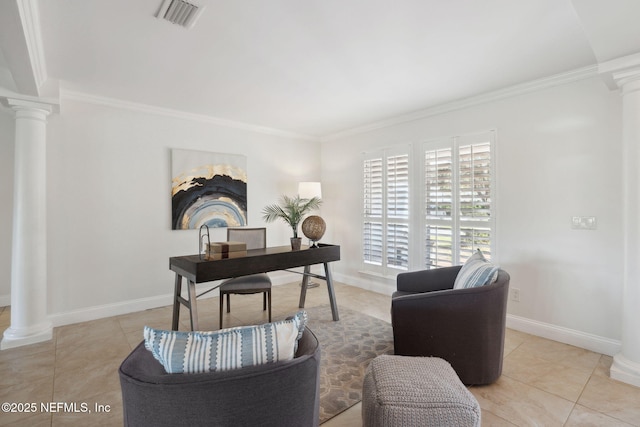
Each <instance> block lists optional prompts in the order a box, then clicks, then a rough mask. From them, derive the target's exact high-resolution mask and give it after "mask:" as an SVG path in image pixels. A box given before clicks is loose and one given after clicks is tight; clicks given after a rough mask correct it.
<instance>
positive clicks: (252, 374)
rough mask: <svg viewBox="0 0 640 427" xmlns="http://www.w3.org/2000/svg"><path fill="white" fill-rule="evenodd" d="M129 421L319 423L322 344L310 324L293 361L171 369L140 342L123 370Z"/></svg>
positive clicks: (130, 423)
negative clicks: (197, 371) (171, 371)
mask: <svg viewBox="0 0 640 427" xmlns="http://www.w3.org/2000/svg"><path fill="white" fill-rule="evenodd" d="M119 374H120V384H121V386H122V405H123V412H124V425H125V426H135V427H142V426H154V427H159V426H172V427H174V426H190V427H196V426H234V427H235V426H278V427H280V426H317V425H318V423H319V404H320V402H319V384H320V382H319V375H320V346H319V344H318V339H317V338H316V336H315V335H314V334H313V332H311V331H310V330H309V329H308V328H307V329H305V331H304V333H303V335H302V338H301V339H300V340H299V342H298V350H297V352H296V356H295V358H294V359H293V360H291V361H286V362H277V363H273V364H268V365H261V366H255V367H249V368H243V369H237V370H232V371H225V372H215V373H204V374H167V373H166V372H165V370H164V368H163V367H162V365H161V364H160V363H159V362H158V361H157V360H156V359H154V357H153V355H152V354H151V352H149V351H148V350H147V349H146V348H145V347H144V342H142V343H140V345H138V346H137V347H136V348H135V349H134V350H133V351H132V352H131V354H129V356H128V357H127V358H126V359H125V360H124V361H123V362H122V365H121V366H120V369H119Z"/></svg>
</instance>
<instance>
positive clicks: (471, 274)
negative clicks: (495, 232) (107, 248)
mask: <svg viewBox="0 0 640 427" xmlns="http://www.w3.org/2000/svg"><path fill="white" fill-rule="evenodd" d="M498 270H499V267H497V266H495V265H493V264H491V263H490V262H489V261H487V260H486V259H485V257H484V255H482V252H481V251H480V249H478V251H477V252H476V253H474V254H473V255H471V256H470V257H469V259H468V260H467V262H465V263H464V265H463V266H462V268H461V269H460V271H459V272H458V275H457V276H456V281H455V283H454V284H453V289H464V288H475V287H479V286H484V285H488V284H490V283H493V282H495V281H496V280H497V279H498Z"/></svg>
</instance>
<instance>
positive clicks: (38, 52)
mask: <svg viewBox="0 0 640 427" xmlns="http://www.w3.org/2000/svg"><path fill="white" fill-rule="evenodd" d="M17 5H18V11H19V13H20V20H21V23H22V29H23V32H24V37H25V40H26V43H27V51H28V52H29V60H30V61H31V69H32V71H33V76H34V79H35V83H36V87H37V88H38V92H39V91H40V87H41V86H42V85H43V84H44V82H45V81H47V78H48V76H47V67H46V61H45V58H44V49H43V47H42V35H41V33H40V14H39V9H38V3H37V2H36V0H19V1H18V2H17Z"/></svg>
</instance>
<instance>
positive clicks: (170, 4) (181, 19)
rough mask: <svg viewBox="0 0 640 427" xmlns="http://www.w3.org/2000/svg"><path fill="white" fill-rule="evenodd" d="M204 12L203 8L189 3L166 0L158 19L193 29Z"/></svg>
mask: <svg viewBox="0 0 640 427" xmlns="http://www.w3.org/2000/svg"><path fill="white" fill-rule="evenodd" d="M203 10H204V7H203V6H198V5H196V4H193V3H189V2H188V1H184V0H164V1H163V2H162V5H161V6H160V10H158V13H157V14H156V17H157V18H160V19H164V20H166V21H169V22H171V23H172V24H177V25H181V26H183V27H185V28H192V27H193V26H194V25H195V23H196V20H197V19H198V18H199V17H200V15H201V14H202V11H203Z"/></svg>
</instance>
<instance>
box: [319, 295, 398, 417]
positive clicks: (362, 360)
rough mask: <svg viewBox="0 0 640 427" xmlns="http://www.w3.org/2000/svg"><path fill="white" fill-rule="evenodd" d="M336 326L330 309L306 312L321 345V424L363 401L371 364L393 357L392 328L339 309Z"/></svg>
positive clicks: (326, 307)
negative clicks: (374, 360)
mask: <svg viewBox="0 0 640 427" xmlns="http://www.w3.org/2000/svg"><path fill="white" fill-rule="evenodd" d="M339 310H340V320H339V321H337V322H334V321H333V319H332V317H331V308H330V307H329V306H328V305H326V306H324V305H323V306H319V307H311V308H307V309H306V311H307V314H308V316H309V328H310V329H311V330H312V331H313V333H314V334H315V335H316V336H317V337H318V341H319V342H320V349H321V351H322V353H321V359H320V424H322V423H324V422H325V421H327V420H329V419H331V418H333V417H335V416H336V415H338V414H340V413H341V412H343V411H345V410H347V409H349V408H350V407H352V406H353V405H355V404H356V403H358V402H360V401H361V400H362V382H363V380H364V374H365V370H366V369H367V366H368V365H369V362H370V361H371V360H372V359H373V358H375V357H376V356H378V355H380V354H393V331H392V329H391V324H389V323H387V322H384V321H382V320H380V319H376V318H375V317H371V316H367V315H366V314H362V313H359V312H357V311H353V310H349V309H347V308H344V307H340V309H339Z"/></svg>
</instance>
